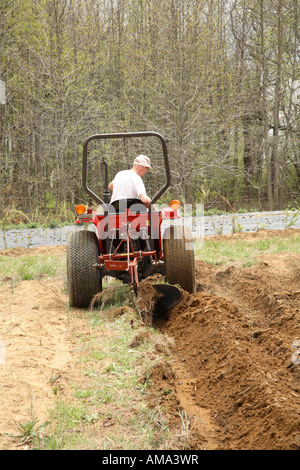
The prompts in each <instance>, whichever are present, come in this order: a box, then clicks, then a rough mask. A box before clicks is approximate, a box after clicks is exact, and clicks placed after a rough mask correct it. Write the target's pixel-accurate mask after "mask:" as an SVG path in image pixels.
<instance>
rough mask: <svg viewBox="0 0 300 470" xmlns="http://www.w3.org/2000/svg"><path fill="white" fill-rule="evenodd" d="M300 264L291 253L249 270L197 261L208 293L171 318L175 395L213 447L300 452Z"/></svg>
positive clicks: (169, 330) (188, 302)
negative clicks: (295, 356)
mask: <svg viewBox="0 0 300 470" xmlns="http://www.w3.org/2000/svg"><path fill="white" fill-rule="evenodd" d="M299 263H300V255H299V254H290V253H283V254H280V255H273V256H263V257H262V258H261V262H260V263H259V264H258V265H256V266H253V267H251V268H247V269H239V268H234V267H230V268H224V267H216V266H208V265H206V264H205V263H203V262H198V263H197V279H198V280H199V279H200V280H201V285H202V288H203V289H204V290H203V291H201V292H198V293H197V294H195V295H188V294H186V295H185V298H184V299H183V301H182V302H181V303H180V304H179V305H177V306H176V307H175V308H173V310H172V311H171V312H170V314H169V316H168V321H167V323H166V324H165V325H164V331H165V332H167V334H168V335H171V336H172V337H173V338H174V341H175V345H176V346H175V349H174V351H173V353H174V357H175V358H176V360H175V363H174V365H173V367H174V370H175V371H176V375H177V381H176V382H175V385H176V391H177V397H178V399H179V402H180V403H183V404H184V406H185V409H186V410H187V411H190V415H191V417H192V422H193V426H194V428H198V429H199V430H201V429H202V430H203V426H202V423H205V426H206V430H207V432H206V445H208V446H209V447H210V448H217V449H220V448H221V449H273V450H275V449H299V448H300V429H299V422H300V380H299V379H300V370H299V369H300V368H299V364H294V363H293V362H292V353H293V349H292V347H293V343H294V342H295V341H296V340H299V339H300V328H299V324H300V323H299V320H300V291H299V278H298V276H299V271H298V270H299ZM183 365H184V367H183ZM183 382H184V386H183V385H182V383H183ZM206 410H209V413H208V414H207V413H206V416H205V417H204V416H203V413H204V412H205V411H206ZM204 414H205V413H204ZM204 428H205V427H204ZM202 434H203V433H202ZM204 447H205V446H204Z"/></svg>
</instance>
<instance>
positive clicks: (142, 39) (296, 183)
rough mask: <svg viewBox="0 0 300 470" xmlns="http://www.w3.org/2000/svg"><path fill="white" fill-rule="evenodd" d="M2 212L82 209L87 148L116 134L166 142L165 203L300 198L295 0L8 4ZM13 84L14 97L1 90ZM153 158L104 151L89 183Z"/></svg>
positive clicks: (96, 148)
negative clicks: (89, 141) (152, 134)
mask: <svg viewBox="0 0 300 470" xmlns="http://www.w3.org/2000/svg"><path fill="white" fill-rule="evenodd" d="M0 15H1V16H0V58H1V62H0V80H1V82H0V83H1V85H2V95H1V96H2V98H1V99H0V102H1V104H0V155H1V157H0V158H1V162H0V175H1V179H0V189H1V208H2V209H3V208H4V209H5V210H9V208H12V207H13V208H17V209H18V210H20V211H23V212H24V213H34V212H36V211H39V212H41V213H43V212H49V211H51V212H53V213H56V212H59V211H61V208H62V207H63V208H65V209H69V208H73V206H74V205H75V204H76V203H79V202H86V201H87V196H86V195H85V194H84V193H83V191H82V185H81V165H82V147H83V143H84V141H85V140H86V138H87V137H89V136H90V135H92V134H98V133H106V132H127V131H128V132H129V131H156V132H159V133H160V134H162V135H163V136H164V137H165V138H166V140H167V145H168V151H169V158H170V168H171V175H172V178H171V180H172V189H171V191H169V193H167V194H168V195H167V196H166V199H164V200H163V201H161V202H167V198H170V199H172V198H180V199H181V201H182V202H183V203H204V207H205V208H206V209H209V208H219V209H225V210H230V209H234V210H238V209H239V208H247V209H269V210H275V209H283V208H286V207H299V202H300V191H299V188H300V112H299V111H300V57H299V52H300V42H299V29H300V26H299V25H300V22H299V16H300V5H299V2H298V0H0ZM4 87H5V93H4ZM138 153H145V154H147V155H148V156H149V157H150V158H151V160H152V162H153V166H154V171H153V172H151V174H149V175H147V178H146V187H147V189H148V193H149V194H150V195H151V194H152V195H153V194H154V192H156V191H157V189H158V188H159V187H161V186H162V184H163V183H164V179H165V176H164V171H165V170H164V167H163V159H162V155H161V149H160V148H159V146H157V144H156V142H154V141H153V140H151V139H149V140H147V141H144V140H143V141H141V139H134V140H133V141H131V140H130V141H129V140H128V139H125V140H121V141H115V140H114V142H108V141H106V142H102V141H101V143H100V142H97V143H95V144H93V145H92V146H91V148H90V152H89V162H90V163H89V172H88V178H89V185H91V187H92V189H93V190H94V191H95V192H96V193H98V194H100V195H101V193H102V192H103V190H104V169H103V164H102V158H105V160H106V161H107V162H108V165H109V171H108V173H109V179H112V178H113V176H114V174H115V172H116V171H118V170H120V169H124V168H130V166H131V164H132V161H133V159H134V157H135V156H136V155H137V154H138Z"/></svg>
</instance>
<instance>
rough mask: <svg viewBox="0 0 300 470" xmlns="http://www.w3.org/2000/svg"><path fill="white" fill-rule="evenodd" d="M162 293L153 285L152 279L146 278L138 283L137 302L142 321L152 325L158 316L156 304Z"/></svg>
mask: <svg viewBox="0 0 300 470" xmlns="http://www.w3.org/2000/svg"><path fill="white" fill-rule="evenodd" d="M160 297H161V294H159V293H158V292H157V290H156V289H155V288H154V287H153V285H152V283H151V281H149V280H144V281H142V282H140V283H139V285H138V292H137V299H136V301H135V304H136V306H137V309H138V312H139V314H140V316H141V319H142V321H143V322H144V323H145V325H149V326H151V325H152V324H153V320H154V318H155V316H156V313H157V312H156V304H157V301H158V299H159V298H160Z"/></svg>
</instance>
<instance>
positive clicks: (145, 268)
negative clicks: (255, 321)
mask: <svg viewBox="0 0 300 470" xmlns="http://www.w3.org/2000/svg"><path fill="white" fill-rule="evenodd" d="M141 137H142V138H155V139H158V140H159V142H160V144H161V147H162V153H163V159H164V168H165V182H164V183H163V185H162V186H161V188H160V189H159V190H158V191H157V192H156V194H155V195H154V196H153V198H152V200H151V203H150V205H149V207H146V206H145V205H144V204H143V203H142V202H141V200H139V199H122V200H119V201H116V202H114V203H113V204H110V193H109V189H108V165H107V162H106V161H105V159H104V158H102V164H103V167H104V175H105V188H104V191H103V195H102V197H100V196H99V195H98V194H96V193H95V192H94V191H93V190H92V189H91V188H90V187H89V185H88V181H87V180H88V177H87V173H88V172H87V168H88V155H89V152H88V148H89V145H90V143H91V142H92V141H94V140H98V141H99V140H115V139H130V138H141ZM170 184H171V177H170V168H169V158H168V151H167V145H166V141H165V139H164V138H163V137H162V135H161V134H159V133H157V132H131V133H113V134H95V135H92V136H90V137H89V138H88V139H87V140H86V141H85V142H84V145H83V160H82V186H83V189H84V191H85V192H86V193H87V195H88V196H89V198H91V199H92V200H93V201H94V202H95V203H96V204H97V209H96V210H94V209H93V208H91V207H90V206H87V207H86V206H85V205H82V204H79V205H77V206H76V217H77V220H76V222H77V223H78V224H80V225H82V224H86V225H87V227H85V228H87V229H86V230H81V229H80V230H74V232H72V233H71V235H70V237H69V240H68V245H67V283H68V294H69V302H70V306H71V307H75V308H88V307H89V305H90V304H91V301H92V299H93V298H94V296H95V295H97V294H99V293H100V292H102V281H103V278H104V277H105V276H110V277H113V278H115V279H118V280H119V281H122V282H123V283H127V284H130V285H131V286H132V289H133V291H134V293H135V294H138V291H139V283H140V282H141V281H142V280H144V279H147V278H149V277H150V276H153V275H156V274H160V275H162V276H163V281H164V282H161V283H154V284H152V287H153V288H154V289H155V290H156V292H157V293H158V301H157V307H158V311H159V312H164V313H165V312H167V311H168V310H170V309H171V308H172V307H173V306H174V305H176V304H177V303H178V302H179V301H180V300H181V296H182V291H181V290H185V291H187V292H189V293H194V292H195V290H196V283H195V260H194V250H193V238H192V234H191V230H190V228H189V227H187V226H185V224H184V221H183V219H182V217H181V214H180V202H179V201H177V200H173V201H172V202H171V203H170V205H169V206H168V207H164V208H163V209H160V210H159V209H157V208H156V206H155V203H156V201H157V200H158V199H159V198H161V196H162V195H163V194H164V193H165V192H166V191H167V190H168V189H169V187H170ZM90 224H93V226H94V227H95V230H89V229H88V226H90Z"/></svg>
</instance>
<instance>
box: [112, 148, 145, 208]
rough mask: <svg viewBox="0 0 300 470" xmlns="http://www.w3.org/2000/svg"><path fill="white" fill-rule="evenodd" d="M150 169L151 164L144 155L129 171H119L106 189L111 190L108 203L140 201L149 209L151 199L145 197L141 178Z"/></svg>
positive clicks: (139, 157)
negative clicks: (125, 200)
mask: <svg viewBox="0 0 300 470" xmlns="http://www.w3.org/2000/svg"><path fill="white" fill-rule="evenodd" d="M149 168H152V167H151V162H150V159H149V158H148V157H146V155H139V156H138V157H137V158H136V159H135V160H134V162H133V167H132V168H131V169H130V170H123V171H119V173H117V174H116V176H115V178H114V180H113V181H112V182H111V183H109V185H108V187H109V189H111V190H112V197H111V201H110V203H111V204H113V203H114V202H116V201H120V200H123V199H140V200H141V202H142V203H143V204H145V206H147V207H149V205H150V202H151V199H150V197H149V196H147V193H146V189H145V185H144V182H143V180H142V177H143V176H144V175H145V174H146V173H147V171H148V170H149Z"/></svg>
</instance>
